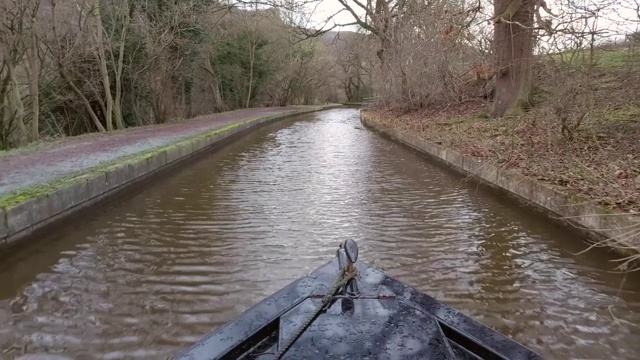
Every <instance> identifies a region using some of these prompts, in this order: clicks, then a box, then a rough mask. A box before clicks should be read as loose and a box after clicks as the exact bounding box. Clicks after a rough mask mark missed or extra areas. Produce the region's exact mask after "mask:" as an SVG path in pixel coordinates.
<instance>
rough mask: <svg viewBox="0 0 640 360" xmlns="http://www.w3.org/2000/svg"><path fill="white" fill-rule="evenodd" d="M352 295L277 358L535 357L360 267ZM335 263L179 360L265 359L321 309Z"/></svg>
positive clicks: (336, 302)
mask: <svg viewBox="0 0 640 360" xmlns="http://www.w3.org/2000/svg"><path fill="white" fill-rule="evenodd" d="M355 266H356V268H357V270H358V276H357V282H358V286H359V287H360V292H361V294H360V296H358V297H357V298H351V297H348V296H334V298H333V300H332V302H331V305H330V306H329V307H328V308H327V309H325V310H323V311H322V312H321V313H320V315H318V316H317V318H315V320H314V321H313V322H311V324H310V325H309V326H308V327H307V328H306V329H305V331H304V332H302V334H301V335H300V336H299V338H297V339H296V340H295V342H294V343H293V344H292V346H291V347H290V348H289V349H288V350H287V352H286V353H285V354H284V356H283V357H282V358H283V359H325V358H331V359H541V358H542V357H540V355H538V354H536V353H534V352H533V351H531V350H530V349H528V348H526V347H524V346H523V345H521V344H519V343H517V342H515V341H514V340H512V339H510V338H508V337H506V336H504V335H502V334H500V333H498V332H496V331H493V330H491V329H490V328H488V327H486V326H484V325H482V324H480V323H478V322H477V321H475V320H473V319H471V318H469V317H467V316H465V315H464V314H462V313H460V312H458V311H456V310H454V309H452V308H450V307H448V306H446V305H444V304H442V303H441V302H439V301H437V300H436V299H434V298H433V297H430V296H428V295H426V294H423V293H420V292H419V291H417V290H416V289H414V288H412V287H410V286H408V285H406V284H404V283H402V282H400V281H398V280H396V279H393V278H391V277H389V276H387V275H385V274H384V273H383V272H381V271H379V270H377V269H375V268H373V267H370V266H367V265H366V264H364V263H362V262H357V263H356V264H355ZM338 276H339V270H338V261H337V260H335V259H334V260H333V261H331V262H329V263H327V264H326V265H324V266H322V267H320V268H318V269H317V270H315V271H313V272H312V273H311V274H309V275H307V276H304V277H302V278H300V279H298V280H296V281H294V282H293V283H291V284H289V285H288V286H286V287H285V288H283V289H281V290H279V291H278V292H276V293H275V294H273V295H272V296H270V297H268V298H266V299H264V300H263V301H261V302H260V303H258V304H256V305H254V306H253V307H251V308H250V309H248V310H247V311H245V312H244V313H243V314H241V315H240V316H239V317H238V318H236V319H235V320H233V321H231V322H229V323H227V324H226V325H224V326H222V327H221V328H219V329H217V330H216V331H214V332H213V333H211V334H210V335H208V336H206V337H204V338H203V339H202V340H200V341H199V342H197V343H196V344H194V345H193V346H192V347H191V348H189V349H187V350H186V351H185V352H183V353H182V354H180V356H179V357H178V358H179V359H184V360H187V359H190V360H201V359H240V358H242V359H270V358H274V355H275V354H276V353H277V351H278V350H279V349H281V348H282V347H283V346H284V343H285V342H287V341H289V340H290V339H291V337H292V335H293V334H294V332H295V331H297V330H298V328H299V327H300V326H301V324H303V323H304V322H305V321H306V320H308V319H309V317H310V316H312V315H313V313H314V311H315V310H316V309H317V308H318V306H319V305H321V299H322V298H323V296H325V295H326V294H327V292H328V289H329V288H331V286H332V285H333V284H334V283H335V281H336V279H337V277H338Z"/></svg>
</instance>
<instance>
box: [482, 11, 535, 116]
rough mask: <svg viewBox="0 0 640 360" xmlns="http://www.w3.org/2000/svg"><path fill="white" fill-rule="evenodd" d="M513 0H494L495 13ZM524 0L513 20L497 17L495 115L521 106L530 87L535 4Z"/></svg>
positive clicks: (501, 114)
mask: <svg viewBox="0 0 640 360" xmlns="http://www.w3.org/2000/svg"><path fill="white" fill-rule="evenodd" d="M510 2H511V1H510V0H495V2H494V11H495V14H496V15H497V14H502V13H503V12H504V11H505V9H506V8H507V6H508V5H509V3H510ZM534 4H535V1H532V0H524V1H523V3H522V5H521V6H520V7H519V8H518V10H517V11H516V12H515V13H514V15H513V16H512V17H511V19H504V20H502V19H498V21H497V22H496V24H495V25H494V48H495V53H496V94H495V101H494V104H493V111H492V114H491V115H492V117H494V118H499V117H503V116H506V115H509V114H511V113H512V112H514V111H516V110H518V109H519V108H521V107H522V105H524V104H525V103H526V102H527V101H528V97H529V91H530V90H531V65H532V62H533V42H534V33H533V29H532V28H533V16H534V12H533V6H534Z"/></svg>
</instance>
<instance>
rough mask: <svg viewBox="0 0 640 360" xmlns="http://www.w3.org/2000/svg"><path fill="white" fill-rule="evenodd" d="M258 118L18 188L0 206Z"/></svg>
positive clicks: (149, 156)
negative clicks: (58, 177)
mask: <svg viewBox="0 0 640 360" xmlns="http://www.w3.org/2000/svg"><path fill="white" fill-rule="evenodd" d="M259 119H262V118H260V117H258V118H252V119H249V120H245V121H242V122H237V123H233V124H231V125H227V126H225V127H223V128H220V129H216V130H213V131H210V132H207V133H204V134H198V135H194V136H192V137H189V138H186V139H184V140H181V141H180V142H178V143H174V144H169V145H165V146H162V147H160V148H156V149H153V150H149V151H146V152H144V153H141V154H136V155H131V156H124V157H121V158H118V159H116V160H113V161H110V162H108V163H106V164H103V165H99V166H97V167H94V168H90V169H88V170H82V171H78V172H76V173H73V174H70V175H68V176H66V177H63V178H60V179H57V180H54V181H52V182H50V183H47V184H42V185H35V186H31V187H28V188H24V189H20V190H18V191H15V192H12V193H9V194H7V195H5V196H3V197H1V198H0V208H2V209H5V210H6V209H9V208H12V207H14V206H17V205H19V204H22V203H24V202H27V201H29V200H31V199H34V198H38V197H41V196H46V195H48V194H50V193H52V192H54V191H56V190H58V189H61V188H63V187H66V186H68V185H70V184H71V183H73V182H75V181H86V180H85V179H83V177H86V176H88V175H93V174H97V173H108V172H110V171H112V170H115V169H117V168H120V167H123V166H129V165H130V164H135V163H137V162H139V161H142V160H145V161H146V160H148V159H151V158H153V157H154V156H156V155H158V154H160V153H162V152H164V151H167V150H169V149H171V148H177V149H179V146H181V145H183V144H187V143H189V142H192V141H194V140H196V139H205V138H210V137H213V136H215V135H217V134H220V133H222V132H224V131H227V130H230V129H234V128H237V127H238V126H240V125H242V124H244V123H248V122H254V121H257V120H259Z"/></svg>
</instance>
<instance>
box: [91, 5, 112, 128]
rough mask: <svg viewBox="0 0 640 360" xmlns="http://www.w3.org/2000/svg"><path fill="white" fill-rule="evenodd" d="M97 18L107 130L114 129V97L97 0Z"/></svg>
mask: <svg viewBox="0 0 640 360" xmlns="http://www.w3.org/2000/svg"><path fill="white" fill-rule="evenodd" d="M93 15H94V16H95V18H96V21H97V22H98V24H97V29H96V31H97V34H96V42H97V44H96V45H97V46H98V52H97V54H96V58H97V59H98V62H99V63H100V76H101V77H102V85H103V87H104V95H105V102H106V106H107V108H106V111H105V114H104V116H105V120H106V123H107V131H112V130H113V97H112V96H111V81H110V80H109V70H108V69H107V57H106V54H105V50H104V42H103V40H102V39H103V37H102V33H103V31H104V27H103V26H102V15H101V14H100V4H99V2H98V1H97V0H96V2H95V8H94V14H93Z"/></svg>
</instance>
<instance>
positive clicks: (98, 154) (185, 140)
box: [0, 105, 337, 256]
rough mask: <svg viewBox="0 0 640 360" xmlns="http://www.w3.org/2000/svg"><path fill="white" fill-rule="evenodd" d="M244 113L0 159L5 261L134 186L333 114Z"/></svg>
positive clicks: (0, 243) (0, 240)
mask: <svg viewBox="0 0 640 360" xmlns="http://www.w3.org/2000/svg"><path fill="white" fill-rule="evenodd" d="M335 107H337V105H327V106H295V107H287V108H255V109H243V110H238V111H232V112H227V113H220V114H213V115H208V116H202V117H199V118H196V119H191V120H186V121H183V122H180V123H172V124H165V125H156V126H148V127H142V128H135V129H128V130H124V131H119V132H115V133H111V134H99V135H98V134H93V135H90V136H85V137H77V138H69V139H65V141H61V142H57V143H49V144H44V145H42V146H41V147H40V148H34V149H23V150H20V149H19V150H16V151H12V152H8V153H5V154H2V155H0V256H1V255H6V253H7V251H8V250H10V249H11V248H13V247H14V246H16V245H22V244H24V243H28V242H29V241H27V240H28V239H31V238H33V237H34V235H37V233H38V232H41V231H43V230H46V229H47V228H49V227H50V226H51V225H53V224H54V223H57V222H59V221H62V220H65V219H69V218H70V217H71V215H73V214H75V213H77V212H78V211H80V210H82V209H85V208H86V207H88V206H91V205H94V204H96V203H97V202H99V201H102V200H105V199H107V198H109V197H111V196H114V195H116V194H118V193H120V191H121V190H123V189H125V188H128V187H129V185H133V184H135V183H139V182H140V181H142V180H146V179H149V178H150V177H152V176H154V175H156V174H158V173H159V172H161V171H164V170H168V169H170V168H172V167H174V166H176V165H178V164H181V163H183V162H184V161H185V160H188V159H189V158H191V157H193V156H195V155H197V154H199V153H202V152H203V151H206V150H210V149H211V148H213V147H215V146H217V145H220V144H222V143H224V142H226V141H228V140H231V139H232V138H234V137H237V136H240V135H242V134H245V133H248V132H250V131H252V130H253V129H256V128H257V127H260V126H262V125H265V124H268V123H272V122H274V121H277V120H282V119H286V118H290V117H293V116H298V115H304V114H308V113H312V112H317V111H321V110H328V109H331V108H335Z"/></svg>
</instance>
